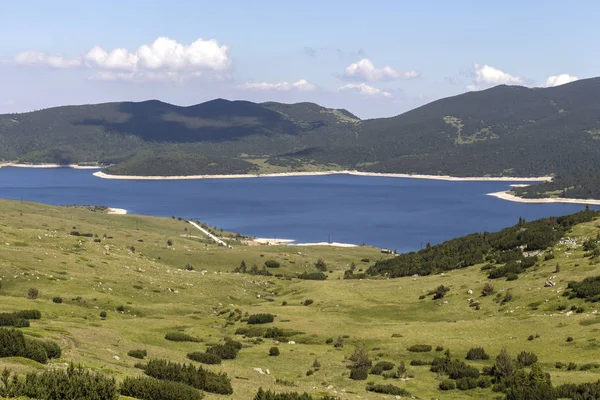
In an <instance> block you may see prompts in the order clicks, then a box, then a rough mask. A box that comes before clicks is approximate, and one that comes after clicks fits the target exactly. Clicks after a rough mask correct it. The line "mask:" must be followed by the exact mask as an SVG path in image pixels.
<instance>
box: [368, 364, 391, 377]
mask: <svg viewBox="0 0 600 400" xmlns="http://www.w3.org/2000/svg"><path fill="white" fill-rule="evenodd" d="M394 367H395V365H394V363H392V362H389V361H379V362H378V363H377V364H375V365H374V366H373V368H371V374H373V375H381V374H382V373H383V372H384V371H390V370H392V369H394Z"/></svg>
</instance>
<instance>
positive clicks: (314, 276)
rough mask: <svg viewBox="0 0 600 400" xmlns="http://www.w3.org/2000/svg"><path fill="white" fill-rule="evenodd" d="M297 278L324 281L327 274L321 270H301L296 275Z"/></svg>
mask: <svg viewBox="0 0 600 400" xmlns="http://www.w3.org/2000/svg"><path fill="white" fill-rule="evenodd" d="M297 277H298V279H304V280H307V281H324V280H326V279H327V275H325V274H324V273H323V272H303V273H301V274H298V275H297Z"/></svg>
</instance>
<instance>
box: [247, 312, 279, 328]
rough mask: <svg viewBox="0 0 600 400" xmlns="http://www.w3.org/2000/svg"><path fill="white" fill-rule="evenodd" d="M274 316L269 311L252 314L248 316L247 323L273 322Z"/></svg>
mask: <svg viewBox="0 0 600 400" xmlns="http://www.w3.org/2000/svg"><path fill="white" fill-rule="evenodd" d="M274 319H275V316H274V315H273V314H269V313H263V314H252V315H250V316H249V317H248V324H251V325H253V324H268V323H271V322H273V321H274Z"/></svg>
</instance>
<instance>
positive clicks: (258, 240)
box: [253, 238, 295, 245]
mask: <svg viewBox="0 0 600 400" xmlns="http://www.w3.org/2000/svg"><path fill="white" fill-rule="evenodd" d="M253 241H254V242H256V243H260V244H270V245H280V244H289V243H293V242H295V240H293V239H269V238H256V239H254V240H253Z"/></svg>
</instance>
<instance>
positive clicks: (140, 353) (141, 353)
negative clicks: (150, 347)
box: [127, 349, 148, 360]
mask: <svg viewBox="0 0 600 400" xmlns="http://www.w3.org/2000/svg"><path fill="white" fill-rule="evenodd" d="M127 355H128V356H129V357H133V358H139V359H140V360H143V359H144V357H146V356H147V355H148V352H147V351H146V350H141V349H137V350H129V351H128V352H127Z"/></svg>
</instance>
